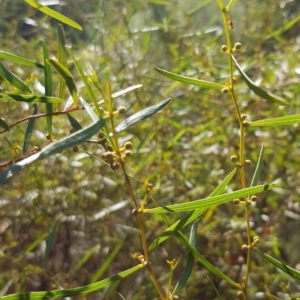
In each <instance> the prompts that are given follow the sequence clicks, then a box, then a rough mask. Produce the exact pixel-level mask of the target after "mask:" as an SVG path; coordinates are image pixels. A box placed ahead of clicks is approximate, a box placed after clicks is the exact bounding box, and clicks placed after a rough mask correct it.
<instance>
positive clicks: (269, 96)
mask: <svg viewBox="0 0 300 300" xmlns="http://www.w3.org/2000/svg"><path fill="white" fill-rule="evenodd" d="M231 57H232V60H233V61H234V63H235V65H236V67H237V69H238V71H239V72H240V74H241V76H242V78H243V80H244V81H245V83H246V84H247V85H248V87H249V89H250V90H251V91H253V92H254V93H255V94H256V95H258V96H260V97H262V98H264V99H266V100H269V101H271V102H275V103H278V104H280V105H285V106H289V103H288V102H286V101H285V100H284V99H283V98H281V97H278V96H276V95H274V94H272V93H270V92H266V91H265V90H263V89H262V88H260V87H259V86H257V85H255V84H254V82H253V81H252V80H251V79H250V78H249V77H248V76H247V74H246V73H245V72H244V71H243V70H242V69H241V67H240V66H239V64H238V63H237V61H236V59H235V58H234V56H233V55H231Z"/></svg>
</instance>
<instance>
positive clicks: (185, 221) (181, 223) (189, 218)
mask: <svg viewBox="0 0 300 300" xmlns="http://www.w3.org/2000/svg"><path fill="white" fill-rule="evenodd" d="M235 174H236V169H234V170H233V171H232V172H230V174H228V175H227V176H226V178H224V180H222V182H221V183H220V184H219V185H218V186H217V187H216V188H215V189H214V191H213V192H212V193H211V194H210V195H209V197H212V196H217V195H220V194H221V193H222V192H223V191H224V189H225V187H226V186H227V185H228V184H229V182H230V181H231V180H232V178H233V177H234V175H235ZM209 209H212V207H210V208H209ZM206 210H207V208H200V209H196V210H195V211H193V212H191V213H189V214H187V215H186V216H185V217H184V218H182V219H181V220H178V221H177V222H175V223H174V224H173V225H171V226H169V227H168V228H167V229H166V230H165V231H164V232H163V233H162V234H161V235H160V236H159V237H158V238H156V239H155V240H154V241H153V242H152V243H151V245H150V246H149V251H151V250H153V249H154V248H156V247H157V246H158V245H160V244H161V243H163V242H164V241H166V240H167V239H168V238H169V237H171V236H172V235H174V234H176V233H177V232H178V231H179V230H181V229H182V228H184V227H186V226H187V225H189V224H190V223H192V222H194V221H195V220H196V219H197V218H199V217H200V216H201V215H202V214H203V213H204V212H205V211H206Z"/></svg>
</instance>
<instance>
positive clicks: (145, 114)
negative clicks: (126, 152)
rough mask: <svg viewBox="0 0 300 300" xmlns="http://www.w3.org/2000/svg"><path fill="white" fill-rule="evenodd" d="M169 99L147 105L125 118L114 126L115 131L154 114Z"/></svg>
mask: <svg viewBox="0 0 300 300" xmlns="http://www.w3.org/2000/svg"><path fill="white" fill-rule="evenodd" d="M170 101H171V99H170V98H169V99H166V100H164V101H162V102H160V103H158V104H156V105H153V106H150V107H147V108H145V109H143V110H141V111H139V112H138V113H136V114H134V115H132V116H130V117H129V118H128V119H126V120H125V121H124V122H122V123H121V124H119V125H118V126H117V127H116V129H115V130H116V132H117V133H120V132H122V131H124V130H126V129H127V128H129V127H131V126H133V125H134V124H136V123H138V122H141V121H143V120H145V119H147V118H149V117H151V116H152V115H154V114H156V113H157V112H159V111H160V110H162V109H163V108H164V107H165V106H166V105H168V104H169V102H170Z"/></svg>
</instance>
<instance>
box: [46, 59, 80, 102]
mask: <svg viewBox="0 0 300 300" xmlns="http://www.w3.org/2000/svg"><path fill="white" fill-rule="evenodd" d="M47 62H48V63H49V64H50V65H51V66H52V67H53V68H54V69H56V71H57V72H58V73H59V74H60V76H61V77H62V78H63V79H64V80H65V82H66V84H67V87H68V89H69V91H70V93H71V95H72V97H73V101H74V106H75V107H76V106H77V103H78V95H77V87H76V83H75V80H74V77H73V76H72V74H71V73H70V71H69V70H68V69H67V68H66V67H64V66H63V65H62V64H61V63H59V62H58V61H56V60H54V59H47Z"/></svg>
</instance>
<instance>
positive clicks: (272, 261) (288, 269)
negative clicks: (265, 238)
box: [255, 248, 300, 280]
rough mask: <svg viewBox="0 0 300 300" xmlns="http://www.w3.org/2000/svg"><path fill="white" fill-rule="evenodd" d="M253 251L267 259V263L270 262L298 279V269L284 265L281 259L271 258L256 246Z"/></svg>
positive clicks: (299, 276) (299, 277)
mask: <svg viewBox="0 0 300 300" xmlns="http://www.w3.org/2000/svg"><path fill="white" fill-rule="evenodd" d="M255 251H256V252H257V253H258V254H259V255H260V256H261V257H262V258H264V259H265V260H267V261H268V262H269V263H271V264H272V265H274V266H275V267H277V268H279V269H280V270H282V271H283V272H284V273H286V274H288V275H290V276H292V277H293V278H295V279H297V280H300V272H299V271H298V270H295V269H293V268H291V267H289V266H287V265H285V264H284V263H282V262H281V261H279V260H277V259H275V258H273V257H272V256H270V255H268V254H266V253H264V252H263V251H261V250H259V249H258V248H255Z"/></svg>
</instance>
